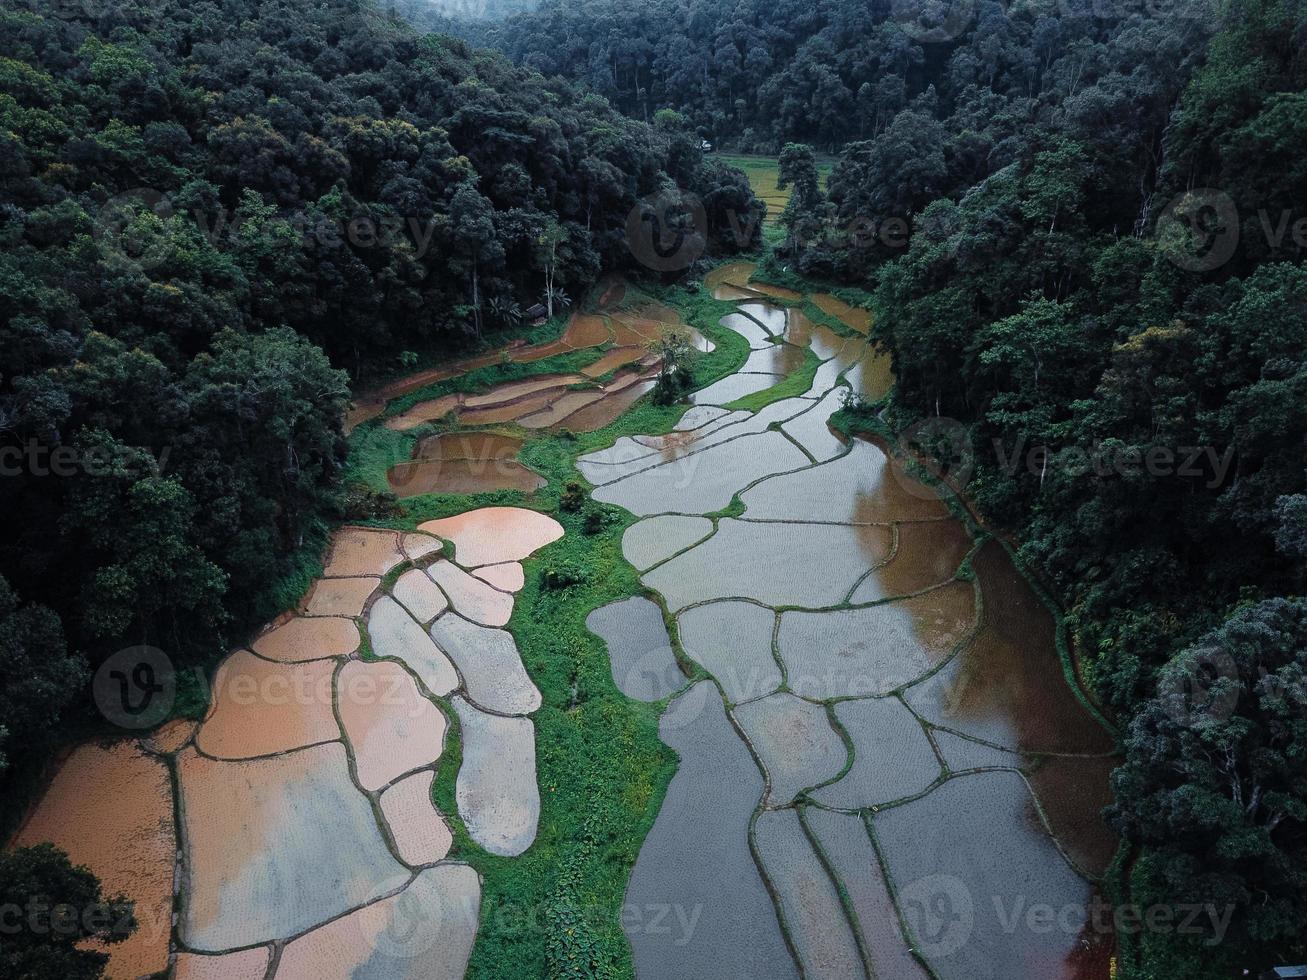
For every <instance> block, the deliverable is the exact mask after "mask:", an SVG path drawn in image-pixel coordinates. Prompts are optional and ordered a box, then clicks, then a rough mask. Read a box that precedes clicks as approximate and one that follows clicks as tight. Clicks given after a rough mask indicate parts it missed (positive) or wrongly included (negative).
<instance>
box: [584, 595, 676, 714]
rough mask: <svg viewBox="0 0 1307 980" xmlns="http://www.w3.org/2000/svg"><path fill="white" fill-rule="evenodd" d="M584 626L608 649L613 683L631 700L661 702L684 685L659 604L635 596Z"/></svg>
mask: <svg viewBox="0 0 1307 980" xmlns="http://www.w3.org/2000/svg"><path fill="white" fill-rule="evenodd" d="M585 625H586V628H587V629H589V630H590V632H592V633H594V634H595V635H596V636H598V637H599V638H600V639H601V640H603V641H604V644H605V645H606V646H607V647H608V658H609V660H610V661H611V662H612V672H613V683H614V684H616V685H617V689H618V690H619V691H621V692H622V693H623V694H625V695H626V696H627V697H628V698H635V699H636V700H637V701H661V700H662V699H663V698H665V697H668V696H669V695H671V694H673V693H675V692H676V691H677V690H679V689H680V688H681V687H683V686H684V684H685V675H684V674H682V673H681V668H680V667H679V666H678V665H677V663H676V654H675V653H674V652H673V651H672V646H671V641H670V640H669V639H668V637H667V627H666V625H665V624H664V623H663V611H662V610H661V609H659V608H658V605H657V603H653V602H650V601H649V600H648V599H646V598H644V597H643V596H632V597H631V598H629V599H623V600H621V601H620V602H613V603H610V604H608V605H607V606H602V607H600V608H599V609H596V610H595V611H594V612H592V613H590V615H589V616H587V617H586V621H585Z"/></svg>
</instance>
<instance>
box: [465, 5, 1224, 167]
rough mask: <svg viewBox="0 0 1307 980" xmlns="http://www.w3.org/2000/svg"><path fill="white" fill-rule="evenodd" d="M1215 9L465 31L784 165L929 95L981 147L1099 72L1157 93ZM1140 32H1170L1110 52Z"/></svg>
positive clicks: (861, 133) (753, 16)
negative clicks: (803, 148)
mask: <svg viewBox="0 0 1307 980" xmlns="http://www.w3.org/2000/svg"><path fill="white" fill-rule="evenodd" d="M1211 6H1212V2H1211V0H1183V2H1181V0H1162V2H1156V3H1147V4H1139V3H1120V4H1117V3H1101V2H1096V0H1015V2H1011V3H999V2H996V0H962V2H955V3H945V4H927V3H917V2H897V3H895V2H891V0H816V2H812V0H779V2H772V0H652V2H647V0H581V2H572V0H546V2H545V3H543V4H541V6H540V8H539V9H538V10H536V11H534V12H531V13H527V14H523V15H521V16H518V17H513V18H509V19H508V20H507V21H505V22H503V23H499V24H489V25H478V26H474V27H468V28H464V30H465V31H468V32H471V36H476V37H478V38H483V39H485V40H487V41H489V42H490V43H493V44H495V45H497V46H499V47H501V48H503V49H504V50H505V51H507V52H508V53H509V54H510V55H511V56H512V57H513V58H514V60H516V61H518V62H520V63H521V64H524V65H529V66H531V67H534V68H538V69H540V70H541V71H542V72H545V73H546V74H555V73H556V74H560V75H563V76H564V77H567V78H572V79H576V80H578V81H581V82H584V83H585V84H586V85H587V86H589V87H590V88H591V89H592V90H593V91H595V92H599V93H601V94H603V95H605V96H607V97H608V98H609V99H611V100H612V101H613V104H614V105H616V106H618V107H619V108H621V109H622V110H623V111H625V112H627V113H628V114H630V115H633V116H636V117H640V118H646V119H647V118H651V116H652V114H653V112H654V111H655V110H657V109H659V108H672V109H676V110H678V111H679V112H681V113H683V114H684V115H686V116H687V117H688V118H689V119H690V120H691V121H692V123H694V124H695V125H696V126H698V127H699V128H700V131H701V132H702V133H703V135H705V136H706V137H707V138H709V139H710V140H712V141H714V142H715V143H717V144H718V145H721V146H729V147H732V148H738V149H741V150H745V151H751V150H758V151H761V152H776V151H778V150H779V149H780V147H781V145H782V144H783V143H785V142H786V141H799V142H806V143H811V144H813V145H814V146H817V147H819V148H820V149H823V150H831V151H834V150H837V149H839V148H840V147H842V146H843V145H844V144H845V143H847V142H848V141H850V140H855V139H865V138H868V137H872V136H876V135H878V134H879V133H881V132H882V131H883V130H884V129H885V128H886V127H887V126H888V125H889V123H890V121H891V120H892V119H894V117H895V115H896V114H897V113H898V112H899V111H900V110H902V109H903V108H905V107H907V106H909V105H911V104H913V103H914V100H917V99H918V98H919V97H921V96H925V97H926V98H927V100H928V101H927V103H926V106H927V108H926V109H925V110H924V111H927V112H928V114H933V113H934V110H935V109H937V108H942V109H943V115H944V116H947V115H950V114H951V113H953V112H954V111H955V109H956V111H958V112H959V113H960V115H959V117H958V118H957V119H956V120H954V121H953V122H952V123H950V124H949V125H948V126H947V129H948V130H949V132H950V133H958V134H960V133H961V132H963V131H964V130H965V129H966V128H969V126H970V125H972V124H976V123H978V125H977V126H976V131H977V135H978V136H981V137H983V136H984V135H985V134H986V133H987V132H992V131H993V130H994V129H995V128H996V127H997V128H999V129H1001V128H1003V127H1004V126H1010V125H1011V120H1010V119H1008V120H1006V121H1005V120H1004V119H1001V118H1000V119H995V120H994V121H993V122H992V123H991V122H990V117H993V116H1000V117H1001V116H1008V117H1016V118H1020V117H1022V116H1030V115H1032V114H1034V113H1036V112H1037V111H1039V110H1040V108H1041V107H1046V106H1048V105H1050V104H1057V103H1060V102H1061V101H1063V100H1064V99H1067V98H1071V97H1073V96H1075V95H1076V94H1077V93H1078V92H1079V91H1080V90H1081V89H1082V88H1083V87H1084V86H1085V85H1086V84H1087V83H1089V82H1090V81H1091V79H1092V75H1093V74H1094V73H1096V72H1101V71H1103V70H1104V69H1110V68H1114V67H1115V68H1122V69H1125V70H1127V71H1128V73H1129V75H1130V76H1131V80H1130V81H1129V82H1128V83H1127V86H1126V88H1127V89H1139V88H1149V87H1155V86H1156V85H1157V84H1158V83H1159V82H1165V81H1166V80H1167V79H1166V68H1165V65H1166V63H1167V61H1168V58H1169V56H1170V54H1171V52H1172V51H1173V50H1174V49H1175V48H1177V47H1185V46H1186V41H1187V38H1186V36H1185V33H1184V32H1183V31H1178V30H1177V28H1178V27H1180V26H1181V22H1182V21H1188V22H1189V23H1190V24H1198V23H1200V22H1201V21H1202V19H1203V18H1202V17H1201V16H1195V14H1203V13H1204V11H1205V10H1209V9H1210V7H1211ZM1140 20H1144V21H1148V22H1151V23H1157V22H1166V23H1167V28H1166V30H1165V31H1162V30H1158V29H1156V28H1153V29H1151V30H1149V31H1148V32H1147V33H1146V34H1145V35H1143V36H1139V35H1138V33H1137V32H1136V37H1135V38H1134V40H1133V42H1132V44H1130V45H1129V46H1128V47H1127V46H1118V47H1116V48H1115V49H1114V50H1111V51H1109V50H1107V47H1106V46H1107V45H1109V43H1110V42H1111V41H1112V39H1113V38H1114V37H1116V35H1118V34H1119V33H1120V32H1121V31H1122V30H1125V29H1127V27H1128V26H1129V25H1130V24H1131V23H1132V22H1136V21H1140ZM1190 47H1191V46H1190ZM1109 59H1111V60H1110V61H1109ZM1159 71H1160V74H1159ZM1120 94H1121V95H1122V96H1125V95H1127V94H1129V93H1128V92H1126V91H1123V92H1121V93H1120ZM918 108H919V110H920V109H921V108H922V105H921V104H918ZM1083 108H1084V109H1085V110H1086V111H1089V109H1090V107H1089V106H1084V107H1083ZM1097 108H1098V109H1100V110H1102V109H1106V108H1107V107H1106V106H1102V105H1100V106H1098V107H1097ZM1103 118H1104V119H1109V120H1112V121H1113V122H1115V123H1116V124H1120V123H1121V122H1124V121H1125V120H1121V119H1118V118H1115V117H1110V116H1104V117H1103ZM922 190H923V192H927V193H928V189H927V188H924V187H923V188H922Z"/></svg>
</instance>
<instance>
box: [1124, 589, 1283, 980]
mask: <svg viewBox="0 0 1307 980" xmlns="http://www.w3.org/2000/svg"><path fill="white" fill-rule="evenodd" d="M1126 753H1127V758H1126V764H1125V765H1124V766H1123V767H1122V768H1120V769H1118V770H1117V771H1116V773H1115V775H1114V778H1113V784H1114V788H1115V790H1116V796H1117V802H1116V804H1115V805H1114V806H1113V807H1111V808H1110V810H1109V822H1110V823H1111V824H1112V825H1113V826H1114V827H1115V828H1116V829H1117V830H1118V831H1120V832H1121V833H1122V834H1123V835H1124V836H1125V837H1126V838H1127V839H1129V840H1131V841H1134V842H1136V843H1140V844H1143V845H1145V846H1147V847H1148V848H1149V849H1150V850H1151V851H1152V862H1151V865H1150V867H1149V877H1150V878H1151V879H1152V880H1151V882H1150V883H1149V885H1148V887H1149V888H1150V889H1152V890H1153V892H1154V894H1155V895H1156V896H1158V897H1161V898H1165V897H1166V896H1184V899H1183V900H1185V901H1203V902H1211V903H1213V904H1214V905H1215V906H1216V907H1217V908H1219V909H1225V908H1227V907H1229V908H1230V909H1231V910H1232V911H1233V912H1234V913H1235V914H1234V916H1233V919H1232V923H1233V929H1234V933H1233V935H1231V936H1230V937H1228V939H1227V942H1229V943H1230V944H1231V946H1233V947H1234V948H1236V949H1240V948H1253V947H1255V946H1264V947H1266V948H1268V949H1269V950H1272V951H1275V954H1278V959H1279V961H1281V962H1284V961H1290V960H1292V961H1294V962H1296V961H1297V960H1298V959H1300V958H1301V954H1302V952H1303V944H1302V935H1301V929H1302V909H1303V906H1304V904H1305V903H1307V602H1304V601H1303V600H1295V601H1288V600H1284V599H1273V600H1268V601H1266V602H1263V603H1260V604H1259V605H1256V606H1250V607H1247V608H1244V609H1241V610H1240V611H1239V612H1237V613H1236V614H1235V615H1234V616H1232V617H1231V618H1230V619H1229V620H1228V621H1227V622H1226V623H1224V624H1223V625H1222V626H1221V627H1220V628H1219V629H1216V630H1214V631H1213V632H1211V633H1209V634H1207V635H1206V636H1204V637H1202V638H1201V639H1200V640H1199V642H1198V643H1197V644H1196V645H1195V646H1193V647H1191V648H1189V649H1187V650H1185V651H1183V652H1182V653H1180V654H1179V655H1178V656H1176V657H1175V659H1174V660H1172V661H1171V663H1170V664H1168V665H1167V667H1166V668H1165V669H1164V670H1163V671H1162V672H1161V676H1160V677H1159V685H1158V693H1157V695H1155V696H1154V697H1152V698H1150V699H1149V700H1147V701H1146V702H1144V704H1143V705H1142V707H1141V709H1140V710H1139V713H1138V714H1137V715H1136V716H1135V720H1134V722H1133V724H1132V725H1131V728H1130V735H1129V738H1128V739H1127V740H1126ZM1173 900H1174V899H1173ZM1216 938H1220V937H1218V936H1214V935H1213V934H1212V933H1211V931H1210V930H1209V931H1208V932H1206V933H1204V934H1203V935H1201V936H1199V937H1195V939H1194V941H1195V942H1202V941H1205V940H1211V939H1216ZM1274 958H1275V955H1272V956H1271V957H1268V958H1267V961H1268V962H1270V961H1271V960H1272V959H1274Z"/></svg>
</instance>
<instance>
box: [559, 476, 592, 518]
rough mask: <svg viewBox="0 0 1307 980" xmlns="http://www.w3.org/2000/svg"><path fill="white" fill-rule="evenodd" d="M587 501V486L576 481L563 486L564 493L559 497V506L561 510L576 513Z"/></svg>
mask: <svg viewBox="0 0 1307 980" xmlns="http://www.w3.org/2000/svg"><path fill="white" fill-rule="evenodd" d="M585 501H586V493H585V487H583V486H581V484H579V483H576V482H575V481H574V482H571V483H569V484H568V485H567V486H565V487H564V488H563V495H562V496H561V497H560V498H559V499H558V506H559V509H560V510H565V511H567V512H568V513H570V514H574V513H576V512H577V511H578V510H580V509H581V508H582V507H583V506H585Z"/></svg>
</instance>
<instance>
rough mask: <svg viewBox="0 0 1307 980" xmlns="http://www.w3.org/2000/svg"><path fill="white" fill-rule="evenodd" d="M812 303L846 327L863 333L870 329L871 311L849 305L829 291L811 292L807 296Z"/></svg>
mask: <svg viewBox="0 0 1307 980" xmlns="http://www.w3.org/2000/svg"><path fill="white" fill-rule="evenodd" d="M808 298H809V299H810V300H812V304H813V305H814V306H815V307H817V309H819V310H821V311H822V312H823V313H829V314H830V315H831V316H833V317H835V318H836V319H837V320H839V321H840V322H841V323H843V324H844V325H845V326H846V327H849V328H850V329H852V330H856V331H857V332H858V333H861V334H865V333H867V332H868V331H870V330H871V311H870V310H863V309H859V308H858V307H856V306H850V305H849V304H848V303H846V302H844V300H842V299H840V298H839V297H838V296H832V295H831V294H830V293H813V294H812V295H811V296H809V297H808Z"/></svg>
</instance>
